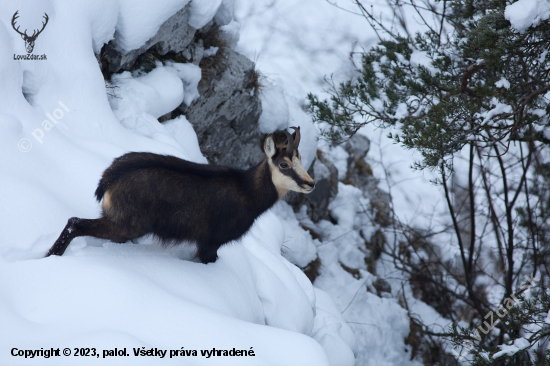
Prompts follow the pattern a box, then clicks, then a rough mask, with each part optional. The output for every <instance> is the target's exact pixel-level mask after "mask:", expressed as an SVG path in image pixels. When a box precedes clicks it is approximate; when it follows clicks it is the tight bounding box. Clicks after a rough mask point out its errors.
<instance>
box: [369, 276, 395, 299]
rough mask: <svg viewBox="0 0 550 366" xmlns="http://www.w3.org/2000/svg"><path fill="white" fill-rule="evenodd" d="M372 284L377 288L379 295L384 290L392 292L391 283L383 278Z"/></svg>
mask: <svg viewBox="0 0 550 366" xmlns="http://www.w3.org/2000/svg"><path fill="white" fill-rule="evenodd" d="M372 285H373V286H374V288H375V289H376V292H377V294H378V296H380V295H381V293H382V292H389V293H390V294H391V285H390V284H389V282H388V281H386V280H384V279H382V278H377V279H376V281H374V282H373V283H372Z"/></svg>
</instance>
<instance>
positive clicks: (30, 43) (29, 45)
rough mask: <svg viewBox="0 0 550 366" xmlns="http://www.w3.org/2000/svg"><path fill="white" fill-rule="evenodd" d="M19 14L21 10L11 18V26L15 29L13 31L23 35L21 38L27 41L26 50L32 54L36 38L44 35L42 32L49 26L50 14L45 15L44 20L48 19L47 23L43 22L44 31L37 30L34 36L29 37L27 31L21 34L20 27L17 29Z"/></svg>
mask: <svg viewBox="0 0 550 366" xmlns="http://www.w3.org/2000/svg"><path fill="white" fill-rule="evenodd" d="M17 13H19V10H18V11H16V12H15V14H13V18H11V26H12V27H13V29H15V31H16V32H17V33H19V34H20V35H21V38H23V40H24V41H25V48H26V49H27V53H32V50H33V49H34V41H36V38H37V37H38V35H39V34H40V33H42V31H43V30H44V28H46V24H48V19H49V18H48V14H46V13H44V14H45V15H44V19H46V21H45V22H42V29H40V30H38V29H36V30H35V31H34V32H33V34H32V36H29V35H28V34H27V30H26V29H25V32H23V33H21V32H20V31H19V27H17V28H15V20H16V19H17V18H19V15H17Z"/></svg>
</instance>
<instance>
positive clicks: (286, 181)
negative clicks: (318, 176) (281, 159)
mask: <svg viewBox="0 0 550 366" xmlns="http://www.w3.org/2000/svg"><path fill="white" fill-rule="evenodd" d="M267 161H268V163H269V168H270V169H271V179H272V181H273V184H274V185H275V188H277V192H278V193H279V198H282V197H283V196H284V195H285V194H286V193H287V192H288V191H295V192H301V193H310V192H311V191H312V190H313V189H309V188H303V187H300V186H299V185H298V184H297V183H296V181H295V180H294V179H292V178H291V177H289V176H287V175H285V174H283V173H281V171H280V170H279V168H278V167H276V166H275V165H274V164H273V162H272V161H271V159H267ZM285 161H287V162H289V163H290V161H289V159H287V158H285ZM292 170H294V172H296V174H298V176H299V177H300V178H302V179H303V180H305V181H306V182H313V179H311V177H310V176H309V174H307V172H306V170H305V169H304V167H303V166H302V162H301V161H300V159H298V158H297V157H296V156H294V157H293V158H292Z"/></svg>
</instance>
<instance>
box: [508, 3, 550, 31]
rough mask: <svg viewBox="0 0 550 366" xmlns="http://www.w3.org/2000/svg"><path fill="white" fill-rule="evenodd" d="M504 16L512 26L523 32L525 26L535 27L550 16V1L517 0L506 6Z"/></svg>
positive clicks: (525, 28)
mask: <svg viewBox="0 0 550 366" xmlns="http://www.w3.org/2000/svg"><path fill="white" fill-rule="evenodd" d="M504 17H505V18H506V19H507V20H509V21H510V23H511V24H512V27H513V28H515V29H516V30H518V31H519V32H520V33H523V32H525V31H526V30H527V28H529V27H531V26H534V27H536V26H537V25H539V24H540V22H541V21H543V20H546V19H548V18H549V17H550V1H548V0H519V1H517V2H515V3H513V4H510V5H507V6H506V10H505V11H504Z"/></svg>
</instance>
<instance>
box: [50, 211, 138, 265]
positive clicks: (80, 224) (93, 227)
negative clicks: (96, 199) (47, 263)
mask: <svg viewBox="0 0 550 366" xmlns="http://www.w3.org/2000/svg"><path fill="white" fill-rule="evenodd" d="M119 231H120V230H119V229H117V227H116V225H115V224H113V223H112V222H111V221H109V220H108V219H107V218H105V217H102V218H100V219H93V220H91V219H81V218H78V217H71V218H70V219H69V221H68V222H67V226H65V229H63V231H62V232H61V235H59V238H58V239H57V240H56V241H55V243H54V245H53V246H52V247H51V248H50V250H48V253H47V254H46V257H49V256H50V255H63V253H65V250H66V249H67V247H68V246H69V244H70V243H71V241H72V240H73V239H74V238H76V237H79V236H93V237H95V238H99V239H107V240H110V241H113V242H115V243H124V242H127V241H128V240H130V239H133V237H126V236H124V235H121V234H119ZM139 236H140V235H137V236H136V237H139Z"/></svg>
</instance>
